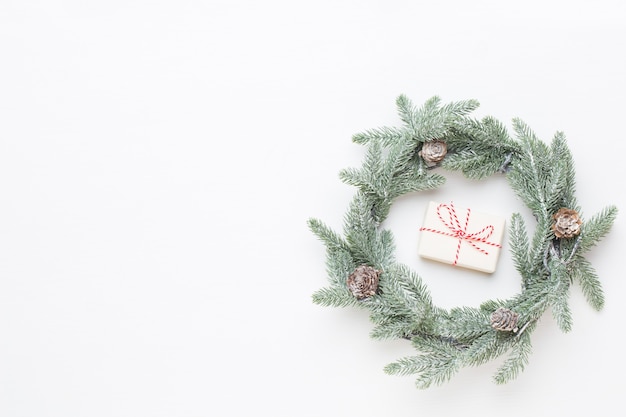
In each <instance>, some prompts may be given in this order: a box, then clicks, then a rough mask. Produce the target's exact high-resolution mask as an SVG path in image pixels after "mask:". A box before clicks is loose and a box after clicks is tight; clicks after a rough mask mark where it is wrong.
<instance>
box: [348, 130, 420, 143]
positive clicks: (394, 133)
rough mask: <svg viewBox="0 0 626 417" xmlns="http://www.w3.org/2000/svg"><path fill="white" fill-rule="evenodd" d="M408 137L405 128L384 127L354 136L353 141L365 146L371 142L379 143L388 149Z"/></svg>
mask: <svg viewBox="0 0 626 417" xmlns="http://www.w3.org/2000/svg"><path fill="white" fill-rule="evenodd" d="M406 136H407V130H406V128H404V127H394V126H383V127H379V128H375V129H368V130H366V131H364V132H361V133H357V134H355V135H354V136H352V141H353V142H355V143H358V144H362V145H365V144H367V143H369V142H370V141H378V142H380V144H381V145H382V146H384V147H387V146H389V145H391V144H393V143H396V142H397V141H399V140H402V139H403V138H405V137H406ZM409 136H410V134H409Z"/></svg>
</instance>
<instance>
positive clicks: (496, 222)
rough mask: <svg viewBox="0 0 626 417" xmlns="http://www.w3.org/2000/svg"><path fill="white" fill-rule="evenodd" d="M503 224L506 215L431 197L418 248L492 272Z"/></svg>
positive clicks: (422, 253) (445, 260) (432, 255)
mask: <svg viewBox="0 0 626 417" xmlns="http://www.w3.org/2000/svg"><path fill="white" fill-rule="evenodd" d="M504 227H505V219H504V218H503V217H500V216H494V215H491V214H486V213H481V212H477V211H474V210H471V209H469V208H464V207H457V206H455V205H454V204H453V203H449V204H443V203H436V202H433V201H431V202H430V204H429V205H428V209H427V210H426V216H425V218H424V224H423V226H422V227H421V228H420V240H419V245H418V250H417V251H418V254H419V255H420V256H421V257H423V258H427V259H432V260H435V261H439V262H443V263H447V264H451V265H455V266H460V267H463V268H469V269H474V270H477V271H482V272H487V273H492V272H494V271H495V270H496V265H497V263H498V258H499V255H500V249H501V248H502V238H503V236H504Z"/></svg>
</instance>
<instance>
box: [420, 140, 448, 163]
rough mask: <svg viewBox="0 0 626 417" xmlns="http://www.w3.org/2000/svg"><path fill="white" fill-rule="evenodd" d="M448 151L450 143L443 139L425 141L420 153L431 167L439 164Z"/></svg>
mask: <svg viewBox="0 0 626 417" xmlns="http://www.w3.org/2000/svg"><path fill="white" fill-rule="evenodd" d="M446 153H448V145H447V144H446V143H445V142H444V141H442V140H431V141H428V142H424V144H423V145H422V150H421V151H419V155H420V156H421V157H422V159H423V160H424V162H426V165H427V166H429V167H432V166H435V165H437V163H438V162H440V161H441V160H442V159H443V158H444V157H445V156H446Z"/></svg>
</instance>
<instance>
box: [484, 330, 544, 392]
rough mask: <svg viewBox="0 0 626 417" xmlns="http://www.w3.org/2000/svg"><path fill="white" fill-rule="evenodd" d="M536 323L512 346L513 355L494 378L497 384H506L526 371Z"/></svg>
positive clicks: (511, 354)
mask: <svg viewBox="0 0 626 417" xmlns="http://www.w3.org/2000/svg"><path fill="white" fill-rule="evenodd" d="M534 327H535V323H533V324H531V325H529V326H528V327H527V328H526V329H525V330H526V331H525V332H524V334H522V335H520V336H519V337H518V338H517V340H516V342H515V343H514V344H513V345H512V348H511V353H510V355H509V357H508V358H507V359H506V361H505V362H504V363H503V364H502V365H501V366H500V368H498V371H497V372H496V373H495V375H494V376H493V379H494V382H495V383H496V384H505V383H507V382H509V381H511V380H512V379H515V378H516V377H517V375H518V374H519V373H520V372H522V371H523V370H524V368H525V367H526V365H527V364H528V358H529V356H530V353H531V352H532V345H531V341H530V334H531V332H532V330H534Z"/></svg>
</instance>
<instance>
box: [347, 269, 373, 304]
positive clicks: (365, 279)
mask: <svg viewBox="0 0 626 417" xmlns="http://www.w3.org/2000/svg"><path fill="white" fill-rule="evenodd" d="M380 273H381V271H379V270H377V269H375V268H372V267H371V266H369V265H360V266H358V267H357V268H356V269H355V270H354V272H352V273H351V274H350V276H349V277H348V282H347V283H348V289H349V290H350V292H351V293H352V295H354V296H355V297H356V298H357V299H358V300H362V299H364V298H367V297H371V296H373V295H375V294H376V290H378V277H379V276H380Z"/></svg>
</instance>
